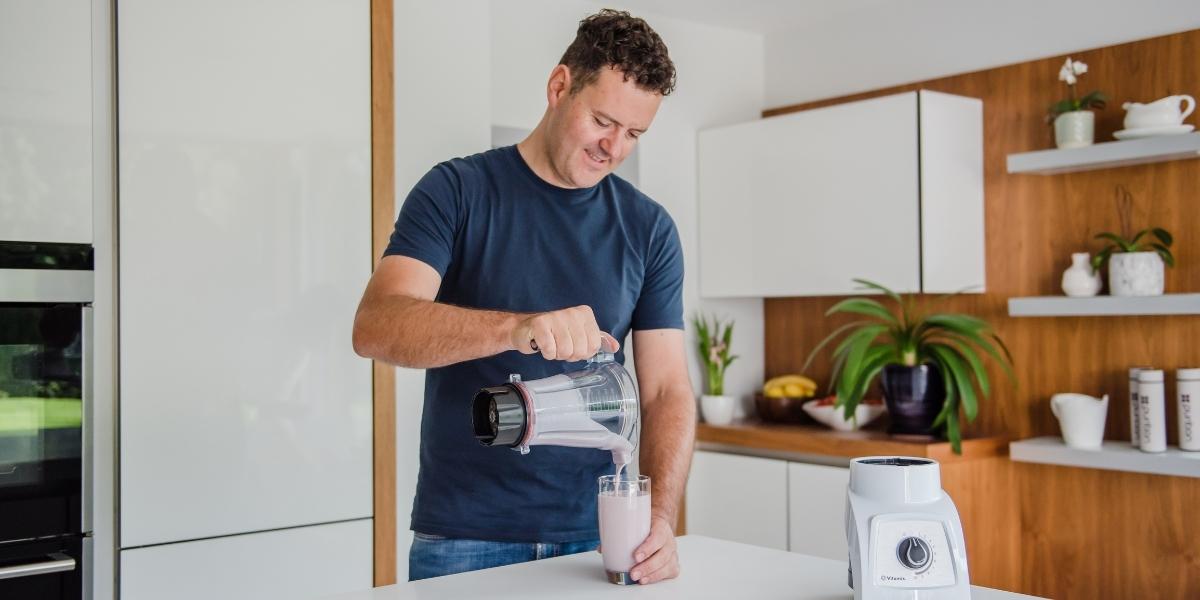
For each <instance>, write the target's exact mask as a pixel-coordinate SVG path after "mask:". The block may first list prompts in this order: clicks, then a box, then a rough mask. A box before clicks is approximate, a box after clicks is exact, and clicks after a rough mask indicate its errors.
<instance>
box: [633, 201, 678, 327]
mask: <svg viewBox="0 0 1200 600" xmlns="http://www.w3.org/2000/svg"><path fill="white" fill-rule="evenodd" d="M631 326H632V328H633V329H634V330H635V331H637V330H647V329H683V248H682V246H681V245H680V243H679V232H678V231H677V230H676V229H675V223H674V221H672V220H671V218H670V217H669V216H666V215H663V218H662V219H661V220H660V222H659V223H658V226H657V227H655V234H654V236H653V237H652V238H651V240H650V248H649V252H648V253H647V255H646V274H645V276H644V277H643V279H642V293H641V294H640V295H639V296H638V301H637V305H636V306H634V309H633V320H632V323H631Z"/></svg>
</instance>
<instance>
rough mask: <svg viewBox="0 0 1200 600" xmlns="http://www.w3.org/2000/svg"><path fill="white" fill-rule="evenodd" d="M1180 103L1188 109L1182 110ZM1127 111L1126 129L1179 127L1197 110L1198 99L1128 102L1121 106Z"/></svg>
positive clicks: (1176, 98) (1161, 99)
mask: <svg viewBox="0 0 1200 600" xmlns="http://www.w3.org/2000/svg"><path fill="white" fill-rule="evenodd" d="M1180 102H1183V103H1184V104H1186V105H1187V109H1184V110H1180V105H1179V104H1180ZM1121 108H1124V109H1125V129H1142V128H1146V127H1169V126H1171V125H1179V124H1181V123H1183V120H1184V119H1186V118H1187V116H1188V115H1190V114H1192V111H1193V110H1195V108H1196V99H1195V98H1192V97H1191V96H1188V95H1181V96H1167V97H1166V98H1159V99H1158V100H1155V101H1154V102H1147V103H1145V104H1142V103H1141V102H1126V103H1125V104H1122V105H1121Z"/></svg>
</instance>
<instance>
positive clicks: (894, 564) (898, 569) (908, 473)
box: [846, 456, 971, 600]
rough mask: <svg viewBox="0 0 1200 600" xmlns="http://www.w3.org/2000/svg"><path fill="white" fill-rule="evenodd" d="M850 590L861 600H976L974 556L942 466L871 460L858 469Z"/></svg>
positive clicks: (853, 476)
mask: <svg viewBox="0 0 1200 600" xmlns="http://www.w3.org/2000/svg"><path fill="white" fill-rule="evenodd" d="M846 541H847V544H848V546H849V552H850V572H849V583H850V587H852V588H853V589H854V598H855V600H962V599H969V598H970V597H971V583H970V579H969V577H968V575H967V550H966V544H965V543H964V541H963V532H962V523H961V522H960V521H959V518H958V509H956V508H955V506H954V501H953V500H951V499H950V496H949V495H947V494H946V492H945V491H943V490H942V483H941V469H940V467H939V466H938V463H937V461H934V460H930V459H926V458H909V457H903V456H869V457H863V458H856V459H854V460H852V461H851V462H850V486H849V487H848V488H847V493H846Z"/></svg>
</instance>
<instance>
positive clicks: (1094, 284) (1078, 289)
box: [1062, 252, 1100, 297]
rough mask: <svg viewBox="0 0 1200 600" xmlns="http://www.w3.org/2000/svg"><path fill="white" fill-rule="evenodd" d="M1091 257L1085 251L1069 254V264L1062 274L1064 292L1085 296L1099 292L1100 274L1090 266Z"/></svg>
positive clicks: (1069, 294)
mask: <svg viewBox="0 0 1200 600" xmlns="http://www.w3.org/2000/svg"><path fill="white" fill-rule="evenodd" d="M1091 258H1092V256H1091V255H1090V254H1088V253H1087V252H1075V253H1073V254H1071V266H1070V267H1069V268H1068V269H1067V270H1066V271H1063V274H1062V290H1063V293H1064V294H1066V295H1068V296H1073V297H1087V296H1095V295H1096V294H1099V293H1100V274H1099V273H1097V272H1096V270H1095V269H1093V268H1092V263H1091Z"/></svg>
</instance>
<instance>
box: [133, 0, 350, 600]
mask: <svg viewBox="0 0 1200 600" xmlns="http://www.w3.org/2000/svg"><path fill="white" fill-rule="evenodd" d="M117 10H118V17H119V18H118V21H117V22H118V23H119V27H118V29H117V38H118V46H119V50H120V52H119V62H118V70H119V78H118V84H119V86H120V90H119V95H118V97H119V117H120V118H119V123H120V125H119V126H120V149H119V151H120V157H121V160H120V173H119V176H120V180H119V185H120V193H121V202H120V214H119V220H120V232H121V235H120V261H121V266H120V299H121V306H120V311H121V312H120V338H121V344H120V361H121V362H120V365H121V368H120V392H121V396H120V412H119V415H120V432H121V440H120V444H121V447H120V473H121V477H120V486H121V489H120V500H121V520H120V525H121V543H122V546H123V547H131V546H142V545H148V544H159V543H165V542H174V541H181V540H189V539H196V538H207V537H214V536H220V535H228V534H233V533H242V532H250V531H262V530H266V529H279V528H283V527H294V526H298V525H308V524H313V523H324V522H331V521H340V520H349V519H357V518H363V517H370V516H371V510H372V494H371V364H370V362H369V361H367V360H364V359H361V358H359V357H357V356H355V355H354V352H353V350H352V349H351V347H350V338H351V327H352V323H353V319H354V311H355V308H356V306H357V304H358V300H359V297H360V295H361V294H362V290H363V287H364V285H365V283H366V281H367V279H368V278H369V276H370V268H371V264H372V262H373V260H374V259H373V258H372V257H371V204H370V203H371V196H370V183H371V181H370V172H371V169H370V166H371V164H370V107H371V98H370V89H371V85H370V84H371V82H370V31H369V26H370V18H369V14H370V13H369V3H368V2H367V1H366V0H355V1H342V0H304V1H302V2H299V3H297V2H295V1H294V0H263V1H258V2H241V1H240V0H215V1H212V0H210V1H206V2H199V1H195V0H122V2H120V3H119V4H118V5H117ZM160 597H165V596H160Z"/></svg>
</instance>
